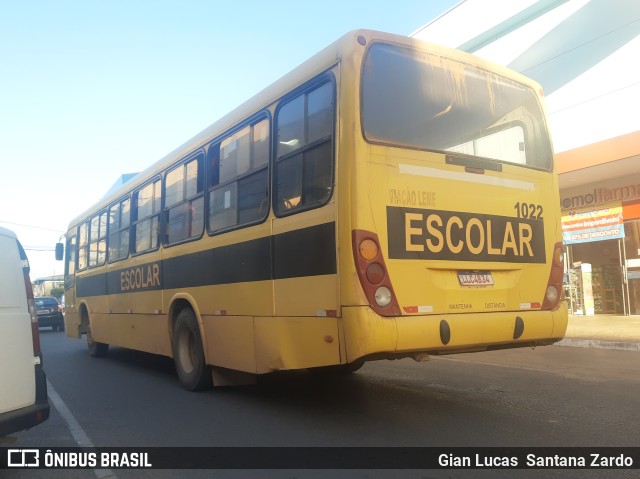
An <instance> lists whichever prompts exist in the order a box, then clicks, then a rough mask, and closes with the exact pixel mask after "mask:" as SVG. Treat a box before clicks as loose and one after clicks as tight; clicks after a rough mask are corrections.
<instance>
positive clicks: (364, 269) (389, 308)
mask: <svg viewBox="0 0 640 479" xmlns="http://www.w3.org/2000/svg"><path fill="white" fill-rule="evenodd" d="M352 241H353V257H354V260H355V264H356V271H357V272H358V278H359V279H360V284H361V285H362V289H363V290H364V293H365V295H366V297H367V300H368V301H369V305H370V306H371V309H373V310H374V311H375V312H376V313H378V314H379V315H381V316H400V314H401V312H400V307H399V306H398V301H397V300H396V295H395V293H394V291H393V286H391V279H390V278H389V273H388V272H387V268H386V266H385V262H384V257H383V256H382V252H381V250H380V242H379V241H378V235H376V234H375V233H371V232H369V231H363V230H353V234H352Z"/></svg>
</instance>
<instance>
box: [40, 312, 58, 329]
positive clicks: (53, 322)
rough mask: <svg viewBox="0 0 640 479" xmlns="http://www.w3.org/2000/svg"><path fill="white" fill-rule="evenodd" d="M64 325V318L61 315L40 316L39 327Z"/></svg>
mask: <svg viewBox="0 0 640 479" xmlns="http://www.w3.org/2000/svg"><path fill="white" fill-rule="evenodd" d="M63 324H64V316H63V315H62V314H60V313H58V314H48V315H42V316H38V326H39V327H47V326H61V325H63Z"/></svg>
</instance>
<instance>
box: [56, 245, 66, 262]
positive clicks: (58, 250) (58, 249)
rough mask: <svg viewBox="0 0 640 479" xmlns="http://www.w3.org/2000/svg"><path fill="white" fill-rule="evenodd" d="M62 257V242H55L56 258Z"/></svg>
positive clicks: (61, 258) (58, 259) (60, 259)
mask: <svg viewBox="0 0 640 479" xmlns="http://www.w3.org/2000/svg"><path fill="white" fill-rule="evenodd" d="M63 259H64V245H63V244H62V243H56V260H57V261H62V260H63Z"/></svg>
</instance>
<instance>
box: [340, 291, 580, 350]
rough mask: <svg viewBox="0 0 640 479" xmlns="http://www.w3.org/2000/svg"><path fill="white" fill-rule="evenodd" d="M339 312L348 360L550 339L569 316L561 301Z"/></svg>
mask: <svg viewBox="0 0 640 479" xmlns="http://www.w3.org/2000/svg"><path fill="white" fill-rule="evenodd" d="M342 313H343V320H344V337H345V349H346V353H347V361H348V362H353V361H354V360H356V359H358V358H369V359H383V358H390V359H395V358H399V357H410V356H416V357H418V356H419V354H420V353H427V354H453V353H460V352H470V351H483V350H490V349H503V348H517V347H527V346H537V345H545V344H552V343H554V342H556V341H559V340H561V339H562V338H563V337H564V334H565V331H566V329H567V321H568V314H567V307H566V304H565V303H564V302H562V303H561V304H560V306H559V307H558V309H555V310H553V311H513V312H511V311H508V312H494V313H464V314H450V315H407V316H397V317H381V316H378V315H377V314H375V313H374V312H373V311H372V310H371V309H370V308H368V307H348V308H343V310H342Z"/></svg>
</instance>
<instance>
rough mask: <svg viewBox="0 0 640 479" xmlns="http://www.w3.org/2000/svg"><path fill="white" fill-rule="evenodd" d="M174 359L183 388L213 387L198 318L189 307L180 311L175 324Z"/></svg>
mask: <svg viewBox="0 0 640 479" xmlns="http://www.w3.org/2000/svg"><path fill="white" fill-rule="evenodd" d="M173 361H174V362H175V365H176V372H177V373H178V379H179V380H180V384H182V387H183V388H185V389H186V390H188V391H201V390H204V389H209V388H211V387H212V385H213V382H212V377H211V368H210V367H208V366H207V365H206V364H205V361H204V350H203V348H202V339H201V337H200V328H199V327H198V320H197V319H196V315H195V314H194V313H193V311H192V310H191V309H189V308H185V309H183V310H182V311H180V313H179V314H178V317H177V318H176V322H175V324H174V326H173Z"/></svg>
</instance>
